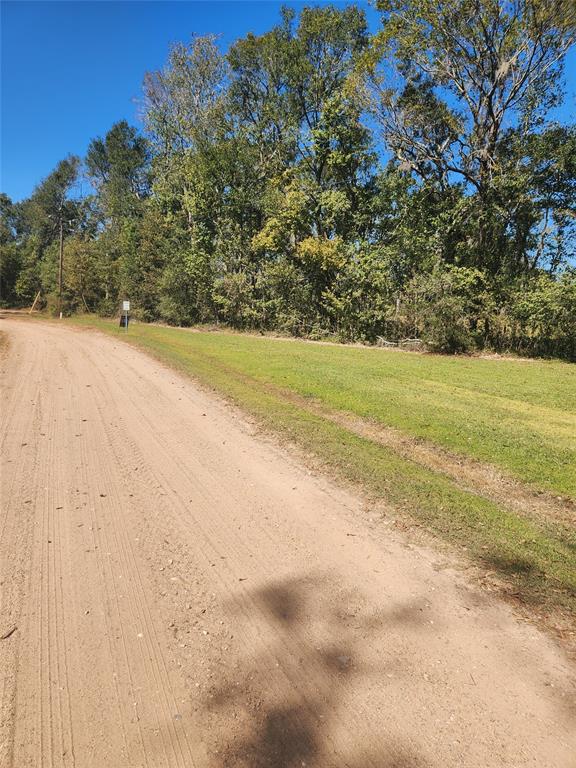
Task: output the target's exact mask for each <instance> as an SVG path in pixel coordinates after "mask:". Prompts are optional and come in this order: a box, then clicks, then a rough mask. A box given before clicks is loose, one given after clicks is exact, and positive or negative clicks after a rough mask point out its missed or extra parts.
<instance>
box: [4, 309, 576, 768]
mask: <svg viewBox="0 0 576 768" xmlns="http://www.w3.org/2000/svg"><path fill="white" fill-rule="evenodd" d="M0 330H1V331H3V332H4V333H6V334H7V337H8V339H9V348H8V353H7V356H5V357H4V358H3V359H2V361H1V363H2V365H1V367H2V369H3V373H2V399H1V408H2V465H1V472H2V475H1V478H2V486H1V490H2V496H1V502H2V504H1V508H2V512H1V517H0V535H1V539H0V542H1V558H2V559H1V565H0V568H1V573H0V584H1V605H0V607H1V614H0V636H4V635H6V634H8V633H10V632H11V634H10V635H9V636H8V637H5V639H2V640H0V665H1V666H0V673H1V677H2V683H1V685H2V687H1V689H0V690H1V691H2V701H1V717H2V721H1V730H0V765H1V766H2V768H5V767H7V766H11V767H13V768H26V767H30V768H60V767H61V766H76V767H77V768H104V767H105V768H124V767H125V766H131V767H136V766H148V768H184V766H186V768H204V767H205V766H210V768H223V767H224V766H227V767H230V768H237V767H238V768H292V767H293V766H294V767H296V766H297V767H298V768H300V767H301V766H308V768H312V766H316V767H317V768H345V767H346V768H392V767H393V766H394V767H395V768H424V767H429V768H432V767H434V768H436V767H438V768H440V767H442V768H449V767H450V766H454V767H458V768H465V767H468V766H470V767H474V768H490V767H491V766H509V767H510V768H521V767H522V766H537V768H546V767H547V766H555V767H562V768H569V767H571V768H572V767H573V766H576V703H575V690H576V689H575V679H574V669H573V667H571V665H570V664H569V662H568V661H567V660H566V659H565V658H564V656H563V655H562V652H561V651H560V650H558V649H556V648H555V646H554V645H553V643H552V642H551V641H550V640H548V639H547V638H546V637H545V636H543V635H542V634H540V633H539V632H538V631H537V630H536V629H535V628H534V627H532V626H530V625H527V624H524V623H520V622H519V621H518V620H517V619H516V618H515V617H514V616H513V615H512V613H511V611H510V609H508V608H507V607H505V606H503V605H501V604H499V603H498V602H497V601H496V600H493V599H492V598H490V597H489V596H487V595H485V594H483V593H482V592H480V591H479V590H478V589H476V588H474V587H473V586H469V585H467V584H466V580H465V577H464V576H463V575H461V574H459V573H458V572H456V571H455V570H453V569H451V568H450V567H447V564H446V562H445V556H441V555H439V554H435V553H434V552H432V551H429V550H427V549H423V548H419V547H415V546H412V545H410V543H409V542H408V541H407V540H406V539H405V538H404V537H403V535H402V534H401V533H399V532H397V531H395V530H393V529H392V528H391V527H390V526H389V525H386V522H385V521H381V520H379V519H374V512H373V511H371V510H370V509H369V507H367V506H365V505H364V504H363V502H362V501H361V500H360V499H356V498H354V497H352V496H351V495H350V494H347V493H346V492H344V491H342V490H341V489H338V488H337V487H336V486H335V485H333V484H332V483H331V482H329V481H328V480H326V479H322V478H318V477H315V476H313V475H311V474H310V472H309V471H307V470H306V468H305V467H304V466H302V465H301V464H300V463H299V461H298V459H297V458H295V457H294V456H291V455H290V454H289V453H288V452H287V451H286V449H283V448H281V447H280V446H278V445H275V444H274V443H273V442H272V441H270V440H268V439H264V438H263V437H262V436H259V435H258V434H257V432H256V430H255V428H254V427H253V426H251V425H250V423H249V422H248V421H247V420H245V419H244V418H243V417H242V416H241V415H240V414H238V413H237V412H236V411H235V410H234V409H233V408H231V407H230V406H228V405H226V404H224V403H223V402H221V401H219V400H218V399H217V398H215V397H213V396H211V395H209V394H206V393H205V392H202V391H201V390H200V389H199V388H198V387H197V386H196V385H195V384H194V383H193V382H190V381H188V380H185V379H183V378H181V377H179V376H178V375H176V374H174V373H173V372H171V371H169V370H167V369H165V368H163V367H162V366H161V365H159V364H158V363H156V362H155V361H153V360H151V359H149V358H147V357H146V356H144V355H143V354H141V353H139V352H137V351H135V350H133V349H131V348H130V347H128V346H126V345H123V344H122V342H120V341H118V342H115V341H113V340H111V339H109V338H106V337H103V336H101V335H98V334H95V333H92V332H84V331H75V330H71V329H62V328H60V327H58V326H56V325H54V324H51V325H49V324H43V323H28V322H25V321H21V320H16V319H4V320H2V321H0ZM14 628H15V629H14ZM12 630H14V631H12Z"/></svg>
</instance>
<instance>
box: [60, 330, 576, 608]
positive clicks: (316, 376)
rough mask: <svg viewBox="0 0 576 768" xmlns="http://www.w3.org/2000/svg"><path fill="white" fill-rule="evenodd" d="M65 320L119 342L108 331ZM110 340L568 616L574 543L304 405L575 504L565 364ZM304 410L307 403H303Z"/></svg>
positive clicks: (210, 341)
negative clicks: (224, 399)
mask: <svg viewBox="0 0 576 768" xmlns="http://www.w3.org/2000/svg"><path fill="white" fill-rule="evenodd" d="M73 322H75V323H81V324H83V325H90V326H94V327H98V328H100V329H101V330H104V331H105V332H107V333H111V334H114V335H119V332H118V330H117V326H116V324H114V323H111V322H108V321H104V320H100V319H95V318H92V317H87V318H77V319H75V320H74V321H73ZM121 338H122V339H126V340H127V341H129V342H130V343H133V344H136V345H137V346H139V347H141V348H143V349H146V350H148V351H149V352H151V353H153V354H154V355H156V356H157V357H159V358H160V359H162V360H163V361H165V362H168V363H169V364H171V365H172V366H174V367H177V368H179V369H180V370H182V371H184V372H186V373H188V374H190V375H192V376H194V377H195V378H197V379H198V380H199V381H201V382H202V383H203V384H204V385H208V386H211V387H213V388H214V389H215V390H217V391H218V392H220V393H222V394H224V395H226V396H228V397H230V398H231V399H233V400H234V401H235V402H236V403H237V404H238V405H240V406H241V407H243V408H245V409H246V410H247V411H249V412H250V413H252V414H253V415H254V416H255V417H256V418H258V419H259V420H260V422H261V423H262V424H263V425H264V426H265V427H267V428H269V429H271V430H274V431H277V432H281V433H284V434H285V435H288V436H289V437H290V438H291V439H292V440H294V441H295V442H297V443H298V444H299V445H301V446H302V447H304V448H305V449H306V450H307V451H309V452H310V453H311V454H313V455H314V456H316V457H317V458H318V459H319V460H320V461H322V462H323V464H324V465H326V466H329V467H330V468H331V469H332V470H333V471H335V472H336V473H337V474H338V475H339V476H341V477H344V478H346V479H347V480H349V481H352V482H354V483H359V484H361V485H362V486H363V487H364V488H365V489H367V490H368V491H369V492H370V493H371V494H372V495H373V496H375V497H378V498H384V499H386V500H387V501H388V502H389V503H391V504H393V505H394V506H395V507H396V508H397V509H398V510H401V511H402V512H403V513H407V514H408V515H409V516H410V517H411V518H412V519H413V520H415V521H418V522H419V523H420V524H424V525H425V526H426V527H427V528H428V529H430V530H431V531H433V532H434V533H435V534H437V535H440V536H441V537H443V538H445V539H446V540H448V541H450V542H451V543H452V544H455V545H457V546H459V547H462V548H464V549H466V551H467V553H468V554H470V555H471V556H472V557H473V558H475V559H476V561H477V562H479V563H481V564H482V565H483V566H486V567H487V568H488V569H490V570H492V571H494V572H496V573H498V574H499V575H500V576H501V577H502V578H503V579H504V580H505V581H507V582H508V583H509V584H510V585H512V588H513V591H514V592H515V594H517V595H518V596H519V597H520V598H522V599H524V600H525V601H530V602H532V603H535V604H539V605H540V606H544V607H551V606H561V607H563V608H567V609H569V610H570V611H573V610H574V609H575V608H576V535H575V533H574V528H573V527H571V526H566V525H560V524H559V523H558V522H557V521H556V520H554V519H553V517H551V518H550V519H542V518H535V517H533V516H530V515H529V514H526V515H525V514H521V513H519V512H518V510H513V509H512V508H509V507H508V506H507V505H506V504H505V503H495V502H494V501H491V500H490V499H488V498H486V497H485V496H483V495H482V494H481V493H475V492H470V491H467V490H464V489H462V488H461V487H459V485H458V484H457V483H456V482H455V481H454V479H453V478H451V477H449V476H447V475H446V474H445V473H443V472H442V471H432V470H431V469H429V468H427V467H425V466H422V465H421V464H419V463H418V462H417V461H413V460H410V459H408V458H406V457H405V456H402V455H400V454H399V453H398V452H396V451H395V450H394V449H393V448H390V447H386V446H383V445H381V444H379V443H377V442H376V441H373V440H371V439H368V438H366V437H363V436H362V435H359V434H357V433H355V432H354V431H353V430H350V429H347V428H345V427H344V426H342V425H340V424H337V423H334V422H333V421H332V420H330V419H328V418H324V417H323V416H322V413H321V412H318V408H317V407H312V406H318V405H321V406H322V407H325V408H327V409H330V411H331V412H338V413H343V414H352V415H354V416H357V417H360V418H361V419H366V420H369V421H370V423H371V424H374V423H376V424H382V425H385V426H387V427H394V428H395V429H397V430H400V431H401V432H402V433H404V434H406V435H409V436H412V437H416V438H420V439H424V440H426V441H428V442H429V443H430V444H432V445H437V446H441V447H442V448H444V449H448V450H449V451H450V452H452V453H455V454H457V455H460V456H462V457H469V458H473V459H475V460H479V461H481V462H487V463H489V464H491V465H493V466H495V467H497V468H499V469H500V470H503V471H504V472H505V473H508V474H509V475H510V476H513V477H515V478H517V479H519V480H521V481H522V482H523V483H525V484H526V485H527V486H528V487H529V488H530V489H541V490H542V491H548V492H551V493H552V494H554V495H558V496H562V497H564V498H570V499H575V498H576V461H575V459H576V367H575V366H571V365H569V364H566V363H560V362H554V361H551V362H548V361H525V360H488V359H486V360H485V359H473V358H456V357H454V358H449V357H441V356H433V355H417V354H412V353H404V352H396V351H386V350H378V349H368V348H366V349H364V348H357V347H342V346H333V345H320V344H310V343H306V342H300V341H293V340H283V339H270V338H266V337H256V336H248V335H241V334H233V333H220V332H219V333H207V332H193V331H192V332H191V331H186V330H180V329H173V328H164V327H157V326H150V325H144V324H134V325H131V327H130V330H129V332H128V334H126V335H125V334H124V333H122V335H121ZM308 403H309V404H310V407H307V404H308Z"/></svg>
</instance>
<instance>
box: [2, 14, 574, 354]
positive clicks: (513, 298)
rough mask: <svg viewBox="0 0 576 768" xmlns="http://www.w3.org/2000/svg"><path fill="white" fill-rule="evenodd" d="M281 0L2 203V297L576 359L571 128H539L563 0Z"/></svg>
mask: <svg viewBox="0 0 576 768" xmlns="http://www.w3.org/2000/svg"><path fill="white" fill-rule="evenodd" d="M377 7H378V9H379V11H380V18H381V21H382V24H381V27H380V28H379V29H378V30H377V31H376V33H375V34H372V35H370V34H369V32H368V29H367V25H366V19H365V16H364V12H363V11H362V10H361V9H359V8H357V7H355V6H354V5H348V6H344V7H342V6H340V7H333V6H330V5H322V6H320V7H306V8H303V9H302V11H301V12H300V13H299V14H296V13H295V12H294V11H293V10H290V9H284V10H283V11H282V14H281V18H280V19H279V22H278V23H277V24H276V25H275V26H274V27H273V28H272V29H270V30H269V31H268V32H265V33H264V34H261V35H254V34H249V35H247V36H246V37H244V38H242V39H240V40H237V41H236V42H235V43H234V44H233V45H231V46H230V48H229V49H228V50H227V51H224V50H223V49H222V46H221V43H220V41H218V40H217V39H216V38H215V37H214V36H211V35H208V36H204V37H197V36H196V37H193V38H192V39H191V40H190V41H189V42H187V43H178V44H177V45H174V46H173V47H172V49H171V51H170V53H169V56H168V61H167V63H166V65H165V67H164V68H163V69H161V70H160V71H156V72H150V73H148V74H146V76H145V79H144V100H143V104H142V114H141V117H142V120H143V126H144V131H143V133H141V132H139V131H138V130H137V129H136V128H134V127H132V126H130V125H128V124H127V123H126V122H125V121H122V122H119V123H116V124H115V125H113V126H112V128H111V129H110V131H109V132H108V133H107V134H106V135H105V136H104V137H103V138H96V139H94V140H93V141H92V142H91V143H90V145H89V148H88V151H87V154H86V158H85V162H84V173H85V175H86V176H87V177H88V178H89V180H90V181H91V182H92V185H93V194H91V195H89V196H87V197H85V198H84V199H83V200H77V199H75V198H74V195H73V194H72V188H73V185H74V182H75V179H76V177H77V175H78V173H79V170H80V167H79V160H78V158H67V159H66V160H64V161H62V162H61V163H60V164H59V165H58V166H57V168H56V169H55V170H54V172H53V173H52V174H50V176H48V177H47V179H45V180H44V181H43V182H42V183H41V184H40V185H39V186H38V187H37V188H36V189H35V190H34V192H33V194H32V195H31V197H30V198H29V199H28V200H25V201H23V202H22V203H18V204H16V205H13V204H12V203H11V201H10V200H9V199H8V198H7V197H6V196H2V197H1V198H0V209H1V213H2V224H1V227H0V290H1V292H2V293H1V296H0V300H1V301H4V302H14V301H18V300H21V301H28V300H30V299H31V297H32V296H33V295H34V294H35V293H36V292H37V291H38V290H41V291H42V293H43V296H44V298H45V300H47V301H48V304H50V303H51V299H50V297H51V296H52V295H53V293H54V290H55V288H56V284H57V277H58V250H59V242H58V241H59V230H60V223H62V235H63V242H64V267H65V269H64V300H65V306H66V308H67V309H68V310H69V311H85V310H88V311H99V312H103V313H113V312H115V311H116V309H117V307H118V302H119V300H120V299H121V298H126V297H129V298H130V299H131V300H132V303H133V307H134V311H135V313H136V314H137V315H138V316H139V317H141V318H142V319H145V320H163V321H166V322H169V323H177V324H184V325H188V324H192V323H197V322H208V323H212V322H216V323H227V324H230V325H232V326H234V327H237V328H258V329H260V330H275V331H281V332H285V333H292V334H298V335H307V336H310V337H324V336H326V335H336V337H337V338H340V339H347V340H351V339H361V340H363V341H367V342H374V341H376V340H377V339H378V338H380V339H381V338H382V337H383V338H384V339H385V340H387V341H388V342H390V341H391V342H398V341H400V340H402V339H405V338H407V337H419V338H421V339H423V340H424V341H425V342H426V343H427V344H428V345H429V346H430V347H431V348H433V349H436V350H439V351H467V350H473V349H476V348H482V347H492V348H495V349H513V350H517V351H519V352H523V353H528V354H545V355H562V356H564V357H566V358H569V359H576V348H575V346H574V338H576V328H575V326H574V323H575V322H576V291H575V275H574V264H575V262H576V251H575V247H576V127H575V126H574V125H565V124H561V123H557V122H553V121H551V120H550V119H549V115H550V110H551V108H552V107H555V106H557V105H558V104H559V103H560V102H561V99H562V71H563V62H564V57H565V54H566V52H567V51H568V49H569V47H570V46H571V45H572V44H573V41H574V36H575V33H576V12H575V10H574V4H573V2H570V1H569V0H566V2H564V0H441V2H439V3H438V2H431V0H379V2H378V3H377Z"/></svg>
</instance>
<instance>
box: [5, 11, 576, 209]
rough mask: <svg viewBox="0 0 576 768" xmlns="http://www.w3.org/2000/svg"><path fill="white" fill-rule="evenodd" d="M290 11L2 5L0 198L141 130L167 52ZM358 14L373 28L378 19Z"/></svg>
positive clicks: (570, 106)
mask: <svg viewBox="0 0 576 768" xmlns="http://www.w3.org/2000/svg"><path fill="white" fill-rule="evenodd" d="M283 4H284V5H290V6H293V7H294V8H296V9H298V8H299V7H302V6H303V5H305V4H309V5H313V4H315V3H314V2H313V0H311V1H310V2H308V3H294V2H284V3H282V2H272V1H267V0H260V1H258V0H255V1H254V0H253V1H251V2H245V1H243V0H232V1H224V0H220V1H218V0H212V1H211V2H184V1H183V2H143V1H142V0H125V1H124V2H107V1H106V0H100V1H99V2H91V1H90V0H86V1H83V0H74V1H71V2H51V1H48V0H47V1H45V2H28V1H27V0H7V1H4V0H3V1H2V3H1V6H0V8H1V11H0V13H1V43H2V60H1V66H2V69H1V84H2V96H1V107H2V122H1V139H0V142H1V169H0V190H1V191H3V192H6V193H7V194H8V195H10V197H12V199H13V200H20V199H22V198H23V197H27V196H28V195H29V194H30V193H31V191H32V189H33V187H34V186H35V184H37V183H38V181H40V180H41V179H42V178H43V177H44V176H46V175H47V174H48V173H50V171H51V170H52V168H53V167H54V166H55V165H56V163H57V162H58V161H59V160H60V159H62V158H63V157H65V156H66V155H67V154H69V153H72V154H78V155H83V154H84V153H85V151H86V148H87V146H88V142H89V141H90V139H91V138H93V137H94V136H99V135H103V134H104V133H106V131H107V130H108V129H109V128H110V126H111V125H112V124H113V123H114V122H116V121H118V120H121V119H123V118H124V119H126V120H128V121H129V122H131V123H135V122H136V121H137V105H136V101H137V100H138V99H139V98H140V95H141V84H142V78H143V75H144V72H145V71H146V70H154V69H159V68H160V67H161V66H162V65H163V64H164V62H165V61H166V57H167V54H168V49H169V46H170V43H172V42H176V41H180V40H188V39H189V38H190V35H191V34H192V33H197V34H206V33H209V32H213V33H216V34H219V35H221V36H222V37H221V43H222V46H223V47H227V46H228V45H229V44H230V43H231V42H232V41H233V40H235V39H236V38H238V37H242V36H243V35H245V34H246V33H247V32H250V31H253V32H255V33H260V32H263V31H265V30H267V29H269V28H270V27H271V26H272V25H273V24H274V23H275V22H276V21H277V20H278V18H279V9H280V7H281V5H283ZM316 4H318V3H316ZM359 4H360V5H363V6H364V7H366V8H367V10H368V12H369V19H370V22H371V24H372V26H374V27H376V25H377V14H376V13H375V12H374V11H373V10H372V9H371V8H369V7H368V6H367V4H365V3H359ZM568 64H569V66H568V67H567V75H568V77H567V80H568V86H569V87H568V92H569V95H568V97H567V101H566V104H565V105H564V107H563V108H562V110H560V115H559V116H561V117H562V119H564V120H568V119H570V120H574V119H575V115H576V103H575V98H574V94H575V92H576V55H575V53H574V52H572V53H571V55H570V60H569V62H568Z"/></svg>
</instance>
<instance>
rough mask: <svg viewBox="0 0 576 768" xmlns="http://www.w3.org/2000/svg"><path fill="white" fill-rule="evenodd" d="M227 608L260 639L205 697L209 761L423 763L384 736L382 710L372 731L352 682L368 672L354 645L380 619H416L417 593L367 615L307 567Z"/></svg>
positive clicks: (278, 765) (357, 601)
mask: <svg viewBox="0 0 576 768" xmlns="http://www.w3.org/2000/svg"><path fill="white" fill-rule="evenodd" d="M328 587H329V588H328ZM231 607H232V608H233V610H234V612H235V615H236V617H237V619H238V623H239V626H241V625H242V624H245V625H248V626H251V627H252V630H253V631H254V628H255V627H256V628H257V631H258V634H259V638H258V641H257V642H256V643H255V647H254V648H252V649H246V657H245V659H243V660H242V661H241V662H240V664H239V666H238V667H237V669H236V670H234V672H230V671H228V672H227V674H225V675H223V676H222V679H220V680H218V681H217V682H216V683H215V684H214V685H213V686H212V688H211V689H210V691H209V692H208V694H207V696H206V699H205V702H204V706H205V710H206V713H207V714H208V715H209V716H210V718H211V722H212V724H213V727H214V728H215V730H216V731H218V737H217V741H218V749H217V754H215V755H214V758H215V762H214V765H215V766H218V767H219V768H296V767H297V768H303V767H304V766H306V767H307V768H312V766H318V767H320V766H321V767H322V768H344V767H345V768H425V766H426V762H425V761H424V760H423V758H422V757H421V756H419V755H418V754H416V753H415V750H414V747H413V746H412V745H410V746H408V745H406V744H403V743H400V742H399V741H398V739H397V738H392V737H386V735H385V731H386V725H385V724H386V722H387V717H386V713H385V712H383V713H382V723H378V727H377V728H373V729H372V730H371V728H370V725H369V724H367V723H366V722H365V719H364V718H363V715H362V709H363V706H362V705H363V704H364V702H363V701H362V699H361V698H359V696H360V695H361V694H359V691H358V686H359V685H361V684H362V679H363V678H366V676H367V675H368V673H369V672H370V671H371V666H370V664H371V663H370V662H366V661H365V659H364V658H363V654H362V646H363V645H364V643H366V642H367V641H368V640H370V638H372V637H373V636H374V633H375V632H377V631H378V630H379V629H380V628H382V627H383V625H385V624H392V623H393V624H404V623H406V624H410V625H414V624H420V623H422V621H423V619H422V608H421V606H420V605H419V604H418V603H417V602H415V603H414V604H407V605H403V606H397V605H396V606H394V607H393V608H392V609H391V610H390V611H389V612H387V613H385V612H384V613H378V614H374V613H372V614H370V613H368V614H367V613H366V606H365V603H364V600H363V598H362V596H361V595H360V593H359V592H352V591H347V590H346V589H344V588H341V587H338V585H335V584H334V583H329V580H328V578H327V577H317V576H314V577H312V576H311V577H305V578H293V579H287V580H284V581H278V582H274V583H272V584H269V585H267V586H266V587H265V588H262V589H257V590H254V591H252V592H249V593H248V594H247V595H246V596H245V597H244V598H243V599H241V600H239V601H238V602H235V604H234V606H231ZM372 671H375V670H373V669H372ZM360 690H362V689H360ZM368 690H369V689H368ZM358 703H360V706H358ZM388 722H389V721H388ZM373 725H374V724H372V726H373ZM374 731H375V732H374Z"/></svg>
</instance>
